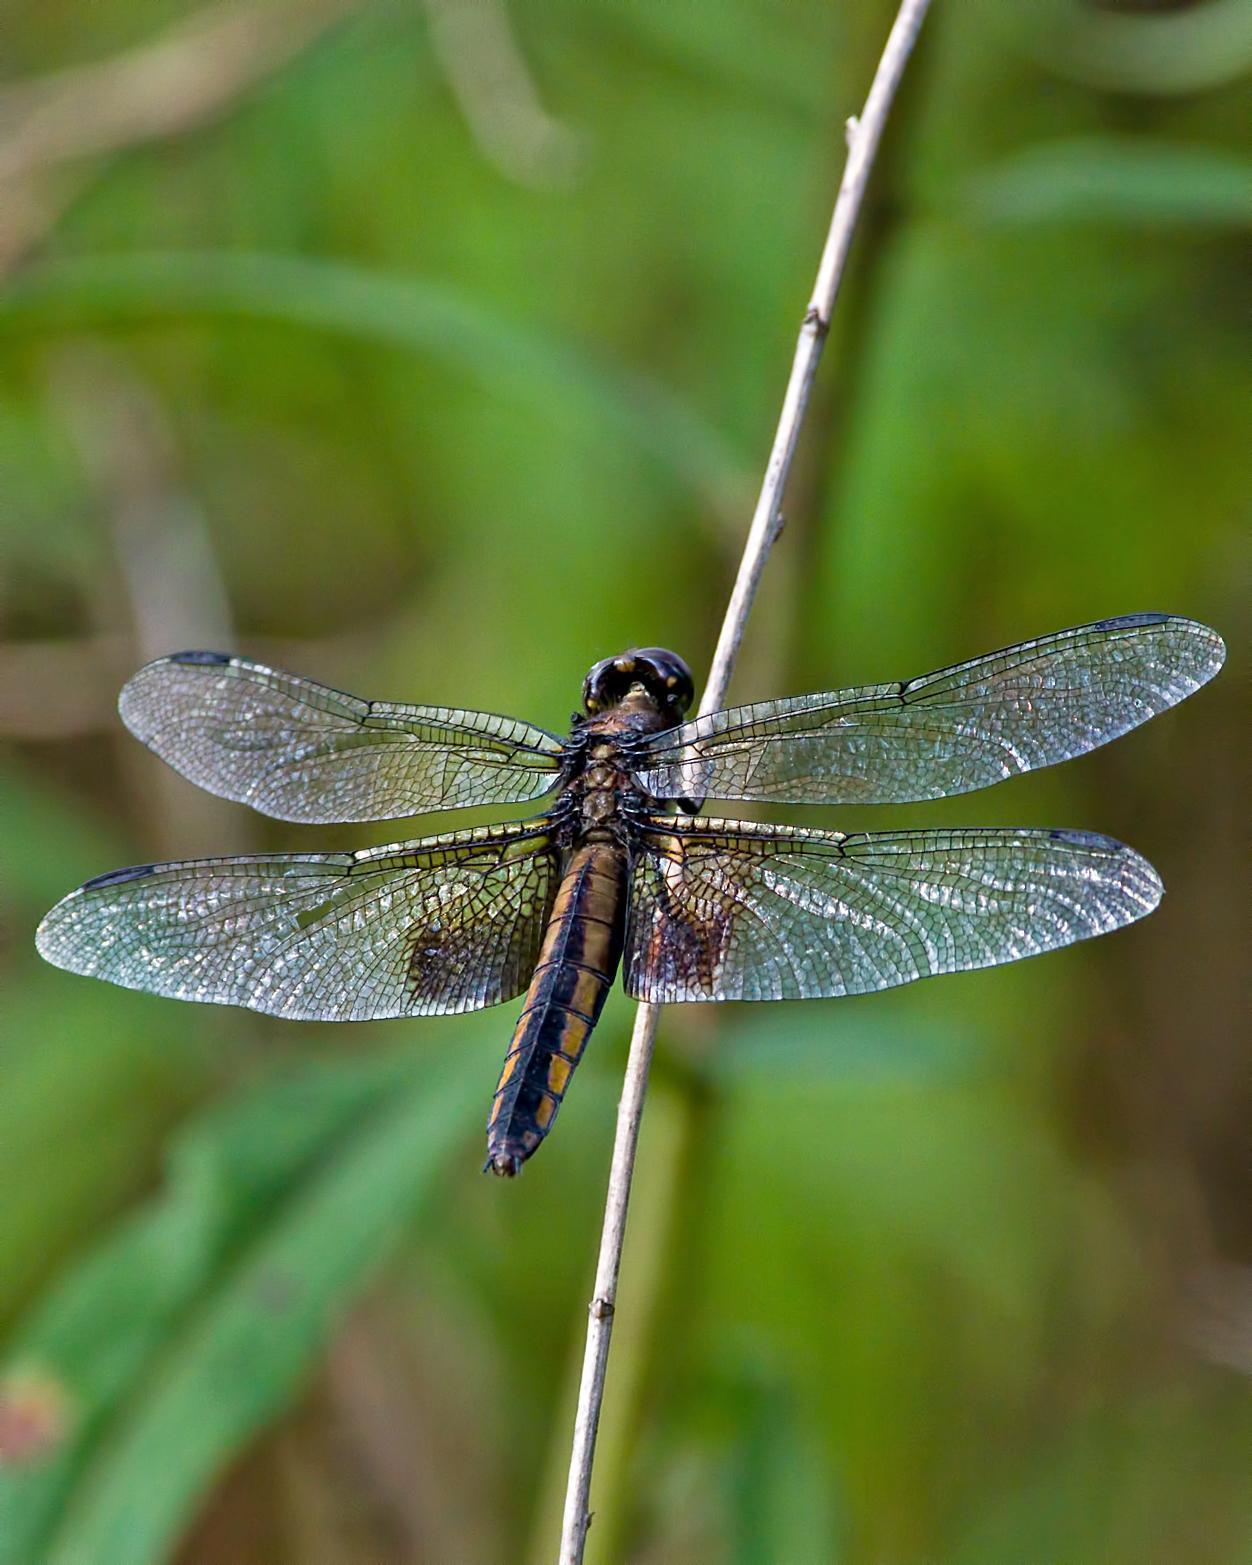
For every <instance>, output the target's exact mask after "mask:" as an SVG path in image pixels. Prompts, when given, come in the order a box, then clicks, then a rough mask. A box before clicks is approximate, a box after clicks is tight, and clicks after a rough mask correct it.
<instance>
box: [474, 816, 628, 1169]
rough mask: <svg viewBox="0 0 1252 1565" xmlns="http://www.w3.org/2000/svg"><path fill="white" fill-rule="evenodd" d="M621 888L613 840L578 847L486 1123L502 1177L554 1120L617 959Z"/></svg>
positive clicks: (621, 867) (621, 861)
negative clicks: (489, 1116)
mask: <svg viewBox="0 0 1252 1565" xmlns="http://www.w3.org/2000/svg"><path fill="white" fill-rule="evenodd" d="M625 890H626V858H625V853H624V851H623V850H622V849H621V848H619V847H618V846H617V845H616V844H615V843H611V842H603V843H602V842H596V843H587V844H585V845H584V846H583V847H580V848H577V849H575V851H574V853H573V854H572V855H571V857H570V861H569V864H568V866H567V868H566V871H565V874H564V876H563V877H562V880H561V885H560V888H559V889H558V891H557V895H556V900H555V902H554V903H553V907H552V915H551V917H550V919H549V920H548V927H547V930H546V932H545V934H544V940H543V946H542V948H541V950H540V952H539V960H538V962H537V963H536V964H535V971H534V975H533V977H532V978H531V981H530V987H529V988H528V990H527V991H526V999H525V1002H524V1004H523V1007H522V1014H521V1016H520V1017H519V1018H518V1022H517V1026H516V1028H515V1029H514V1033H513V1039H512V1042H511V1044H510V1046H509V1052H508V1055H507V1056H506V1057H505V1062H504V1068H503V1070H502V1071H501V1073H500V1080H499V1084H498V1085H497V1087H496V1095H495V1100H494V1102H493V1104H492V1111H491V1118H490V1119H489V1120H488V1122H487V1147H488V1159H487V1161H488V1166H489V1167H494V1168H495V1169H496V1170H497V1172H500V1173H516V1172H517V1169H518V1168H519V1167H520V1165H521V1163H522V1162H523V1161H524V1160H525V1159H526V1158H528V1157H529V1156H530V1155H531V1153H532V1152H534V1150H535V1148H536V1147H537V1146H538V1145H539V1143H540V1142H541V1141H542V1140H543V1138H544V1136H545V1135H547V1133H548V1131H549V1130H550V1129H551V1126H552V1122H553V1120H554V1119H555V1118H556V1111H557V1108H558V1107H559V1106H560V1101H561V1098H562V1097H563V1096H564V1094H565V1091H566V1090H567V1088H568V1086H569V1080H570V1077H571V1076H572V1075H573V1072H574V1066H575V1065H576V1064H577V1062H578V1060H579V1058H580V1057H581V1055H582V1051H583V1049H584V1047H585V1045H586V1042H587V1038H588V1037H589V1036H590V1034H591V1030H592V1028H593V1027H594V1026H595V1024H596V1022H597V1021H598V1020H599V1016H600V1012H601V1010H602V1008H603V1006H604V1002H605V999H606V998H607V996H608V992H609V989H610V987H611V985H612V982H613V978H614V976H615V975H616V972H617V966H618V963H619V962H620V960H621V954H622V938H623V923H624V918H625ZM562 1056H564V1058H562Z"/></svg>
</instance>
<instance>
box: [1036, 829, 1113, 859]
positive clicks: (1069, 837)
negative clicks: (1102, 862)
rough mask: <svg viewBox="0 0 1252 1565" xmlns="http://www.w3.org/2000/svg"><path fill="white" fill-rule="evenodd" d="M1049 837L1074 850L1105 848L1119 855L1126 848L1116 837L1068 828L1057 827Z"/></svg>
mask: <svg viewBox="0 0 1252 1565" xmlns="http://www.w3.org/2000/svg"><path fill="white" fill-rule="evenodd" d="M1048 836H1049V837H1050V838H1051V839H1052V841H1053V842H1066V843H1069V845H1070V846H1071V847H1074V848H1103V849H1105V850H1107V851H1108V852H1110V853H1117V852H1120V851H1122V850H1123V849H1124V848H1125V844H1124V843H1121V842H1118V840H1117V838H1116V837H1106V836H1105V835H1104V833H1103V832H1099V831H1077V830H1070V829H1069V828H1068V827H1064V826H1055V827H1053V828H1052V829H1051V830H1050V831H1049V832H1048Z"/></svg>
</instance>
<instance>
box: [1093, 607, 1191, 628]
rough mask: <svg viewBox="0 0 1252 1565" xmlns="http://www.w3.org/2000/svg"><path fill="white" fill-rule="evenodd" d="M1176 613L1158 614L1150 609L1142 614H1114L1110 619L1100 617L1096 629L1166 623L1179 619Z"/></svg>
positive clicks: (1095, 625)
mask: <svg viewBox="0 0 1252 1565" xmlns="http://www.w3.org/2000/svg"><path fill="white" fill-rule="evenodd" d="M1177 618H1178V615H1176V614H1158V613H1156V612H1155V611H1152V610H1148V611H1146V612H1144V613H1142V614H1114V615H1113V616H1112V617H1111V618H1110V619H1098V620H1096V622H1095V624H1094V626H1093V627H1092V628H1093V629H1095V630H1137V629H1138V628H1139V626H1141V625H1164V624H1166V623H1167V622H1168V621H1169V620H1172V619H1177Z"/></svg>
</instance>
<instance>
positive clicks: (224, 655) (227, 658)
mask: <svg viewBox="0 0 1252 1565" xmlns="http://www.w3.org/2000/svg"><path fill="white" fill-rule="evenodd" d="M157 661H158V662H159V663H208V664H221V663H229V662H231V661H232V659H231V654H230V653H229V652H171V653H170V654H169V656H168V657H163V658H158V659H157Z"/></svg>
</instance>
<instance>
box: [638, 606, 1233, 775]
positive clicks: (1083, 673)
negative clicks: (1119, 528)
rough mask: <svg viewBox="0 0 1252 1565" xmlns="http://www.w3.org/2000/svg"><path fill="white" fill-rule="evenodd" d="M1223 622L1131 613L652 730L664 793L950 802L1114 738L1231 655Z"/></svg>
mask: <svg viewBox="0 0 1252 1565" xmlns="http://www.w3.org/2000/svg"><path fill="white" fill-rule="evenodd" d="M1225 650H1226V649H1225V647H1224V646H1223V645H1222V640H1221V637H1220V636H1219V635H1217V633H1216V632H1215V631H1212V630H1209V629H1208V627H1207V626H1204V625H1199V624H1197V623H1196V622H1195V621H1194V620H1187V619H1179V618H1178V617H1177V616H1174V615H1168V614H1129V615H1125V616H1123V617H1122V618H1121V619H1107V620H1099V621H1098V622H1097V623H1096V624H1094V625H1080V626H1079V627H1078V628H1077V629H1076V630H1063V631H1060V632H1058V633H1057V634H1056V635H1053V636H1044V637H1041V638H1040V639H1039V640H1038V641H1024V642H1022V643H1021V645H1020V646H1016V647H1008V648H1006V649H1005V650H1004V651H1002V652H992V653H990V654H989V655H988V656H986V657H981V658H974V659H972V660H971V661H970V662H968V663H957V664H954V665H953V666H952V667H951V668H942V669H939V670H938V671H937V672H936V673H933V674H925V675H923V676H922V677H921V678H920V679H910V680H907V681H905V682H904V683H903V684H892V685H865V686H863V687H861V688H859V689H852V690H837V691H832V692H829V693H825V694H818V695H812V696H796V697H793V698H792V699H790V700H783V701H763V702H759V703H757V704H756V705H754V706H740V707H732V708H730V709H728V710H727V711H724V712H714V713H712V714H711V715H710V716H708V717H701V718H696V719H695V720H694V721H693V722H690V723H685V724H683V725H682V727H680V728H676V729H671V730H669V731H668V732H666V733H663V734H659V735H657V736H656V737H655V738H654V739H652V740H650V741H648V743H647V745H646V747H645V748H644V749H643V750H642V752H641V758H640V760H639V762H638V763H637V771H636V775H637V777H638V780H639V782H640V783H641V784H642V786H643V787H644V788H646V789H647V791H648V792H649V793H651V794H652V795H653V797H655V798H658V799H680V798H691V799H703V798H714V799H769V800H774V801H776V802H781V803H792V804H889V803H904V802H909V801H912V800H916V799H938V798H942V797H943V796H945V795H947V794H956V793H968V792H969V791H970V790H971V789H974V788H985V787H987V786H988V784H990V783H997V782H1001V781H1002V780H1003V779H1004V778H1006V777H1011V776H1013V774H1014V773H1015V772H1028V771H1031V770H1033V769H1034V768H1035V767H1039V766H1051V765H1053V764H1054V763H1055V762H1057V761H1066V760H1069V759H1070V758H1071V757H1072V756H1076V755H1082V754H1084V753H1085V752H1086V751H1087V750H1094V749H1095V748H1096V746H1097V745H1102V744H1107V743H1108V741H1109V740H1110V739H1116V738H1117V736H1118V735H1119V734H1124V733H1126V732H1127V731H1128V730H1129V729H1131V728H1135V727H1137V726H1138V724H1140V723H1144V722H1146V721H1147V720H1148V718H1150V717H1154V716H1155V715H1156V714H1157V713H1158V712H1163V711H1165V709H1166V708H1167V707H1171V706H1173V705H1175V703H1177V702H1179V701H1181V700H1182V699H1183V698H1184V697H1185V696H1189V695H1190V694H1191V693H1192V691H1194V690H1197V689H1198V688H1199V687H1200V686H1201V685H1203V684H1204V683H1205V682H1206V681H1207V680H1209V679H1212V677H1213V675H1214V674H1216V673H1217V671H1218V669H1219V668H1220V667H1221V665H1222V659H1223V657H1224V656H1225Z"/></svg>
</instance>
